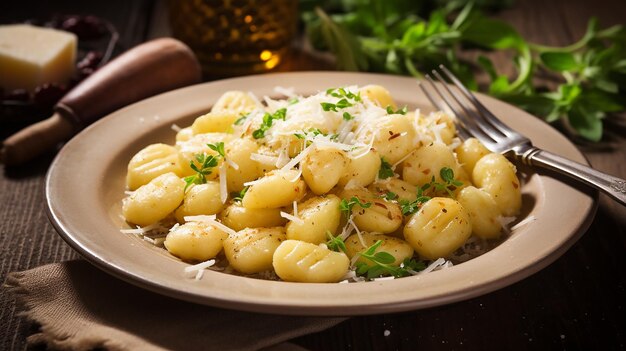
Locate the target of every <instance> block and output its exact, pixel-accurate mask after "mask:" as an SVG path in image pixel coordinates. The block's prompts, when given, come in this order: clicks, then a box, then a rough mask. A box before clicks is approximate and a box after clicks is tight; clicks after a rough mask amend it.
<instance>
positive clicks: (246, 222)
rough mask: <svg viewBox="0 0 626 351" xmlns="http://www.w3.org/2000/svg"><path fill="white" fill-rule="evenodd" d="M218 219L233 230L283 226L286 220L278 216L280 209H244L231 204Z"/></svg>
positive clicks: (238, 205) (239, 205)
mask: <svg viewBox="0 0 626 351" xmlns="http://www.w3.org/2000/svg"><path fill="white" fill-rule="evenodd" d="M219 218H220V220H221V221H222V223H224V225H226V226H227V227H229V228H231V229H233V230H236V231H238V230H242V229H244V228H262V227H278V226H284V225H285V224H286V223H287V219H285V218H283V217H282V216H281V215H280V208H246V207H243V206H241V204H240V203H233V204H231V205H229V206H228V207H226V209H224V211H222V212H221V213H220V214H219Z"/></svg>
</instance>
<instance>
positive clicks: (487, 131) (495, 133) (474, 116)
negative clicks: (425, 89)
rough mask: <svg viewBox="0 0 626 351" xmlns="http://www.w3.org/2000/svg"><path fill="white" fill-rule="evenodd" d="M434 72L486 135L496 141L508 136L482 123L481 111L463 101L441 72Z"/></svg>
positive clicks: (450, 94)
mask: <svg viewBox="0 0 626 351" xmlns="http://www.w3.org/2000/svg"><path fill="white" fill-rule="evenodd" d="M432 73H433V75H434V76H435V77H436V78H437V80H438V81H439V82H441V83H442V84H443V87H444V89H445V90H446V91H447V92H448V95H449V96H451V97H452V98H453V99H454V100H455V101H456V103H457V104H458V105H459V106H461V108H462V109H463V111H465V115H466V116H471V119H472V122H474V124H475V125H476V126H478V128H480V129H481V130H482V131H483V132H484V133H485V134H486V135H488V136H489V137H490V138H491V139H493V140H495V141H502V140H503V139H504V138H506V136H505V135H504V134H502V133H500V132H499V131H498V130H495V129H494V128H493V127H492V126H491V125H487V126H485V124H484V123H481V121H483V120H484V118H483V117H482V116H481V115H480V112H479V111H476V110H475V109H474V108H470V107H469V106H468V105H467V103H463V102H461V100H464V99H463V98H462V97H460V96H459V94H457V93H456V92H454V91H452V89H450V87H449V86H448V84H447V82H446V80H445V79H444V78H443V77H442V76H441V75H440V74H439V72H437V71H436V70H433V71H432Z"/></svg>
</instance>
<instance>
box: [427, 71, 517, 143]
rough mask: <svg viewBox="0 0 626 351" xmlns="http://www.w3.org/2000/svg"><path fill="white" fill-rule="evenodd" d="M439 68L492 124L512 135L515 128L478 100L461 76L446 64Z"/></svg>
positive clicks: (504, 132) (507, 134) (505, 133)
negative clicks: (464, 83) (458, 76)
mask: <svg viewBox="0 0 626 351" xmlns="http://www.w3.org/2000/svg"><path fill="white" fill-rule="evenodd" d="M439 68H440V69H441V71H442V72H443V73H444V74H445V75H446V77H448V79H450V81H452V83H454V85H455V86H456V87H457V88H458V89H459V90H460V91H461V92H462V93H463V95H465V97H467V99H469V100H470V101H471V102H472V103H473V104H474V106H476V108H477V109H478V110H479V111H480V113H481V114H482V116H483V117H484V118H485V119H486V120H487V121H488V122H489V123H491V124H492V125H494V126H495V127H496V128H498V129H500V131H501V132H502V133H503V134H504V135H506V136H512V133H513V130H512V129H511V128H510V127H509V126H507V125H506V124H504V123H503V122H502V121H500V119H499V118H498V117H496V116H494V114H493V113H491V112H490V111H489V110H488V109H487V108H486V107H485V105H483V104H482V103H481V102H480V101H478V99H477V98H476V96H474V94H472V92H470V91H469V89H467V88H466V87H465V85H463V83H461V81H460V80H459V78H457V77H456V76H455V75H454V73H452V72H451V71H450V70H449V69H447V68H446V66H444V65H439Z"/></svg>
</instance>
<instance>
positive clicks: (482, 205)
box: [457, 186, 502, 239]
mask: <svg viewBox="0 0 626 351" xmlns="http://www.w3.org/2000/svg"><path fill="white" fill-rule="evenodd" d="M457 200H459V202H460V203H461V205H463V207H464V208H465V209H466V210H467V212H468V214H469V216H470V222H471V223H472V233H473V234H474V235H476V236H477V237H479V238H483V239H495V238H497V237H499V236H500V234H501V233H502V222H501V221H500V218H501V217H502V214H501V213H500V208H499V207H498V204H497V203H496V202H495V200H494V199H493V197H492V196H491V195H490V194H489V193H488V192H486V191H484V190H481V189H477V188H475V187H473V186H468V187H467V188H465V189H463V190H461V191H460V192H459V195H458V197H457Z"/></svg>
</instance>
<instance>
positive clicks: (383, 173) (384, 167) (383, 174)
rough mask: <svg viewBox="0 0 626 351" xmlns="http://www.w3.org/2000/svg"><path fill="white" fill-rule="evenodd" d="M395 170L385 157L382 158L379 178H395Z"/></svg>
mask: <svg viewBox="0 0 626 351" xmlns="http://www.w3.org/2000/svg"><path fill="white" fill-rule="evenodd" d="M393 175H394V173H393V168H392V167H391V164H390V163H389V162H387V160H385V158H384V157H381V158H380V169H379V170H378V178H380V179H387V178H390V177H393Z"/></svg>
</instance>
